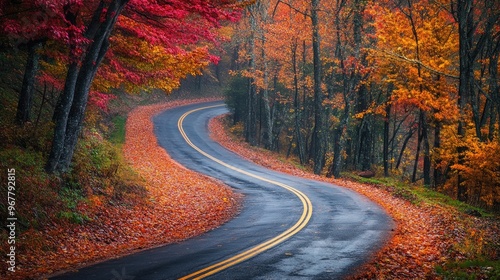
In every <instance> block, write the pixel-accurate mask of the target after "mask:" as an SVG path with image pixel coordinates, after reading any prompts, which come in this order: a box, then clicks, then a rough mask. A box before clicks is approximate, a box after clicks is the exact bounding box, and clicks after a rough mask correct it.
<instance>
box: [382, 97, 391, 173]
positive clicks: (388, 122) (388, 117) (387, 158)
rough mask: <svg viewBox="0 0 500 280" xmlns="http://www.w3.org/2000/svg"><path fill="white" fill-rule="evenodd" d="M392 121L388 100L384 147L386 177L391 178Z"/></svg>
mask: <svg viewBox="0 0 500 280" xmlns="http://www.w3.org/2000/svg"><path fill="white" fill-rule="evenodd" d="M387 95H388V96H387V99H389V93H388V94H387ZM390 121H391V103H389V100H387V105H386V106H385V118H384V146H383V152H382V154H383V161H384V176H385V177H388V176H389V133H390V129H389V128H390V126H389V125H390Z"/></svg>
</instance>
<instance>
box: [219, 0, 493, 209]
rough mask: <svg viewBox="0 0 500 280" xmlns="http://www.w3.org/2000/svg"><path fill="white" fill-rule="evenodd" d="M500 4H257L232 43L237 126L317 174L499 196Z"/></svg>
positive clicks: (318, 0)
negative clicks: (389, 178) (357, 176)
mask: <svg viewBox="0 0 500 280" xmlns="http://www.w3.org/2000/svg"><path fill="white" fill-rule="evenodd" d="M499 11H500V2H498V1H473V0H466V1H461V0H460V1H453V0H451V1H450V0H423V1H420V0H384V1H366V0H332V1H330V0H313V1H298V0H297V1H292V0H290V1H282V0H278V1H257V3H255V4H254V5H252V6H250V7H249V8H248V9H246V10H245V11H244V15H243V19H242V20H241V21H240V22H239V23H238V27H237V31H236V33H235V35H234V36H233V40H232V42H231V44H232V45H233V46H232V51H231V54H232V60H233V61H235V66H234V67H233V70H232V71H231V73H232V75H233V79H232V80H231V83H230V89H229V90H228V91H227V100H228V101H227V102H228V105H229V106H230V108H231V109H232V112H233V113H234V115H233V123H234V124H235V125H239V126H240V130H241V133H243V135H244V137H245V140H246V141H247V142H249V143H251V144H252V145H260V146H263V147H265V148H267V149H270V150H274V151H280V152H281V153H284V154H286V155H287V156H291V157H295V158H297V160H298V161H299V162H300V164H303V165H309V166H312V168H313V170H314V173H316V174H324V175H326V176H333V177H340V176H342V174H343V172H358V173H361V174H365V175H367V176H373V175H374V174H379V175H381V176H395V177H399V178H401V179H402V180H405V181H408V182H412V183H418V184H423V185H425V186H427V187H429V188H432V189H436V190H439V191H442V192H444V193H447V194H448V195H450V196H452V197H455V198H458V199H459V200H460V201H465V202H469V203H472V204H475V205H482V206H486V207H491V208H496V209H498V207H499V205H500V204H499V203H500V177H499V176H500V165H499V164H500V156H499V155H500V153H499V152H500V146H499V144H500V142H499V140H500V139H499V126H500V115H499V113H500V95H499V93H500V92H499V86H500V84H499V80H498V71H499V69H500V68H499V63H498V62H499V61H498V59H499V54H500V12H499Z"/></svg>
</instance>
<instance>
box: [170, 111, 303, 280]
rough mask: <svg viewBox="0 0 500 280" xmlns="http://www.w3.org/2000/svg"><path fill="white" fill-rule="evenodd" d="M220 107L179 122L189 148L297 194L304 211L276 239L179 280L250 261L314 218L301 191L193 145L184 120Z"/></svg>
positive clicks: (211, 273) (181, 118) (186, 114)
mask: <svg viewBox="0 0 500 280" xmlns="http://www.w3.org/2000/svg"><path fill="white" fill-rule="evenodd" d="M219 106H223V105H214V106H208V107H202V108H198V109H194V110H191V111H188V112H186V113H185V114H183V115H182V116H181V117H180V118H179V120H178V122H177V127H178V128H179V131H180V133H181V135H182V137H183V138H184V140H186V142H187V144H188V145H189V146H191V147H192V148H193V149H195V150H196V151H198V152H199V153H200V154H202V155H204V156H205V157H207V158H209V159H211V160H213V161H215V162H217V163H218V164H220V165H222V166H224V167H227V168H229V169H231V170H234V171H237V172H239V173H242V174H245V175H247V176H250V177H252V178H255V179H258V180H261V181H264V182H267V183H271V184H274V185H277V186H280V187H282V188H284V189H287V190H288V191H290V192H292V193H293V194H295V195H296V196H297V197H298V198H299V199H300V201H301V202H302V206H303V211H302V215H301V216H300V218H299V220H298V221H297V222H296V223H295V224H294V225H293V226H292V227H290V228H289V229H287V230H286V231H284V232H282V233H281V234H280V235H278V236H276V237H274V238H271V239H269V240H267V241H265V242H263V243H261V244H259V245H256V246H255V247H253V248H251V249H248V250H246V251H244V252H242V253H239V254H237V255H235V256H233V257H230V258H228V259H225V260H223V261H221V262H218V263H216V264H213V265H210V266H208V267H206V268H203V269H200V270H198V271H196V272H193V273H191V274H189V275H186V276H184V277H182V278H179V279H181V280H185V279H202V278H204V277H207V276H210V275H213V274H215V273H217V272H220V271H222V270H224V269H226V268H228V267H231V266H234V265H236V264H238V263H241V262H243V261H245V260H248V259H250V258H252V257H254V256H255V255H257V254H260V253H262V252H264V251H266V250H268V249H270V248H272V247H274V246H276V245H278V244H280V243H281V242H283V241H285V240H286V239H288V238H290V237H292V236H293V235H295V234H296V233H298V232H299V231H301V230H302V229H303V228H304V227H305V226H306V225H307V223H308V222H309V220H310V219H311V216H312V204H311V201H310V200H309V198H308V197H307V196H306V195H305V194H304V193H302V192H301V191H299V190H297V189H295V188H292V187H290V186H288V185H286V184H283V183H280V182H277V181H274V180H270V179H267V178H264V177H261V176H259V175H255V174H253V173H250V172H248V171H245V170H243V169H239V168H237V167H234V166H232V165H229V164H227V163H225V162H223V161H221V160H219V159H217V158H215V157H213V156H211V155H209V154H208V153H206V152H205V151H203V150H202V149H200V148H198V147H197V146H196V145H194V144H193V142H191V140H190V139H189V137H188V136H187V135H186V133H185V131H184V128H183V127H182V125H183V122H184V119H185V118H186V117H187V116H188V115H189V114H191V113H194V112H196V111H200V110H205V109H208V108H214V107H219Z"/></svg>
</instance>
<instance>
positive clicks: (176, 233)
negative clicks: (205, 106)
mask: <svg viewBox="0 0 500 280" xmlns="http://www.w3.org/2000/svg"><path fill="white" fill-rule="evenodd" d="M200 101H204V100H196V102H200ZM205 101H206V100H205ZM193 102H194V101H193V100H187V101H186V100H184V101H174V102H169V103H166V104H160V105H152V106H144V107H138V108H137V109H135V110H134V111H132V112H131V113H130V114H129V116H128V120H127V127H126V128H127V133H126V142H125V144H124V146H123V153H124V156H125V157H126V159H127V161H128V162H129V163H130V164H131V165H132V167H133V168H134V170H136V171H137V172H138V173H139V175H140V176H141V177H142V178H144V183H143V187H144V188H145V190H146V192H145V193H144V196H146V199H144V200H142V201H140V202H137V203H135V202H129V203H128V204H123V205H110V204H109V203H108V202H103V201H100V199H99V197H97V196H94V197H90V198H89V199H86V200H83V202H81V203H80V204H79V205H78V209H79V210H80V211H81V212H82V213H85V214H86V215H87V216H88V217H90V218H91V221H87V222H84V223H83V224H73V223H69V222H68V223H67V224H61V223H59V224H52V225H46V226H45V227H44V230H43V231H35V230H29V231H27V232H24V233H22V234H20V235H19V237H18V238H19V243H23V244H25V246H24V249H22V250H21V249H20V250H19V251H18V252H17V254H18V255H17V265H16V268H17V271H16V272H15V273H9V274H8V279H33V278H39V277H42V276H43V275H45V276H47V275H50V274H52V273H54V272H57V271H62V270H68V269H75V268H78V267H80V266H83V265H85V264H90V263H93V262H96V261H101V260H104V259H107V258H113V257H116V256H120V255H124V254H128V253H131V252H133V251H137V250H140V249H144V248H150V247H155V246H159V245H162V244H167V243H171V242H175V241H179V240H182V239H186V238H189V237H192V236H195V235H199V234H201V233H203V232H205V231H208V230H210V229H213V228H215V227H218V226H219V225H221V224H222V223H224V222H225V221H227V220H228V219H230V218H231V217H232V216H233V215H234V214H236V213H237V212H238V207H239V200H240V199H241V197H240V196H239V195H238V194H236V193H233V192H232V191H231V189H229V188H228V187H226V186H225V185H223V184H221V183H220V182H217V181H215V180H212V179H210V178H207V177H205V176H202V175H200V174H197V173H195V172H192V171H190V170H187V169H185V168H183V167H182V166H180V165H179V164H177V163H176V162H174V161H173V160H171V159H170V157H169V155H168V154H167V153H166V152H165V151H164V150H163V149H162V148H161V147H159V146H158V144H157V140H156V137H155V135H154V132H153V124H152V122H151V117H152V116H153V115H155V114H157V113H159V112H160V111H162V110H165V109H167V108H171V107H175V106H180V105H184V104H188V103H193ZM117 269H119V268H117ZM3 272H5V270H3ZM4 276H6V275H4ZM4 276H0V278H3V277H4ZM3 279H5V278H3Z"/></svg>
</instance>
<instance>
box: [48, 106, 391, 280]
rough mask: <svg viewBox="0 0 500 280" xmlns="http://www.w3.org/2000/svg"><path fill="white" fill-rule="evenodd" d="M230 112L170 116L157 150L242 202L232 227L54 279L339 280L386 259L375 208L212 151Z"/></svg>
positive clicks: (386, 229)
mask: <svg viewBox="0 0 500 280" xmlns="http://www.w3.org/2000/svg"><path fill="white" fill-rule="evenodd" d="M222 105H223V103H222V102H211V103H203V104H193V105H188V106H183V107H179V108H174V109H170V110H167V111H165V112H163V113H161V114H159V115H158V116H156V117H155V118H154V119H153V121H154V125H155V133H156V135H157V138H158V142H159V144H160V145H161V146H162V147H163V148H165V149H166V150H167V152H168V153H169V154H170V155H171V157H172V158H173V159H174V160H176V161H177V162H179V163H180V164H182V165H184V166H186V167H187V168H189V169H192V170H195V171H197V172H200V173H203V174H206V175H209V176H211V177H214V178H217V179H219V180H221V181H222V182H224V183H225V184H227V185H229V186H231V187H233V188H234V189H235V190H236V191H237V192H240V193H242V194H243V195H244V201H243V207H242V211H241V213H239V214H238V215H237V216H236V217H235V218H234V219H232V220H231V221H229V222H227V223H226V224H224V225H222V226H221V227H219V228H217V229H215V230H212V231H210V232H208V233H206V234H203V235H202V236H199V237H196V238H192V239H189V240H187V241H184V242H181V243H177V244H171V245H167V246H163V247H159V248H155V249H151V250H146V251H142V252H139V253H135V254H132V255H129V256H126V257H122V258H118V259H113V260H109V261H105V262H102V263H98V264H96V265H93V266H90V267H85V268H82V269H80V270H78V271H77V272H70V273H67V274H63V275H59V276H57V277H54V279H196V278H207V279H341V278H343V277H345V276H347V275H350V274H352V273H355V272H356V271H357V270H358V269H360V266H361V265H362V264H363V263H364V262H366V261H367V260H368V259H369V257H370V256H371V254H372V253H374V252H375V251H377V250H378V249H380V247H381V246H382V245H383V244H384V242H385V241H386V240H387V239H388V238H389V237H390V234H391V230H392V229H393V228H394V223H393V221H392V219H391V218H390V217H389V216H388V215H387V214H386V213H385V212H384V210H383V209H382V208H381V207H380V206H378V205H377V204H375V203H373V202H371V201H370V200H368V199H367V198H365V197H363V196H361V195H359V194H357V193H355V192H353V191H351V190H348V189H345V188H341V187H337V186H333V185H331V184H327V183H323V182H318V181H313V180H309V179H303V178H298V177H294V176H291V175H287V174H283V173H279V172H275V171H271V170H268V169H266V168H264V167H261V166H258V165H256V164H254V163H251V162H249V161H247V160H245V159H243V158H241V157H240V156H238V155H236V154H234V153H232V152H230V151H228V150H226V149H225V148H223V147H222V146H220V145H219V144H218V143H216V142H214V141H212V140H211V139H210V137H209V132H208V125H207V124H208V120H209V119H210V118H212V117H215V116H217V115H220V114H223V113H226V112H227V109H226V108H225V107H224V106H222Z"/></svg>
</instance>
